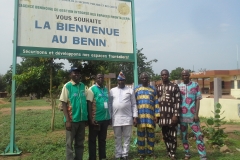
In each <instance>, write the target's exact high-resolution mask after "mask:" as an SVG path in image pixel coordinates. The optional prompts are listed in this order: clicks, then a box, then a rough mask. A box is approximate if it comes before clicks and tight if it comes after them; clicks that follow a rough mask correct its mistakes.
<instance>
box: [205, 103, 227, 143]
mask: <svg viewBox="0 0 240 160" xmlns="http://www.w3.org/2000/svg"><path fill="white" fill-rule="evenodd" d="M221 108H222V106H221V104H220V103H217V104H216V107H215V111H214V112H213V111H212V112H213V114H214V117H211V118H208V119H207V122H205V124H206V126H203V127H202V131H203V133H204V136H205V137H206V138H207V139H208V141H207V143H208V144H210V145H218V146H222V145H224V142H225V139H226V138H227V134H226V133H225V132H224V129H225V128H222V127H221V126H222V125H223V124H225V123H226V121H224V119H225V117H223V118H221V115H222V114H223V113H224V112H221Z"/></svg>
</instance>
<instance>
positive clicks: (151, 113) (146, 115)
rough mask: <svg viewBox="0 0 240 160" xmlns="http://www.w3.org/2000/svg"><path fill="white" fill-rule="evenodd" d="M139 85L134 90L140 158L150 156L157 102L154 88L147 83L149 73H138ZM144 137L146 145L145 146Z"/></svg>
mask: <svg viewBox="0 0 240 160" xmlns="http://www.w3.org/2000/svg"><path fill="white" fill-rule="evenodd" d="M140 79H141V83H142V84H141V85H138V86H137V87H136V88H135V90H134V92H135V98H136V101H137V108H138V121H137V135H138V154H139V156H140V160H142V159H144V158H145V155H146V154H147V155H148V156H152V157H153V158H155V156H154V154H153V149H154V143H155V126H156V123H157V122H158V120H159V117H160V113H159V104H158V97H157V92H156V89H155V88H154V87H153V86H151V85H149V75H148V74H147V73H146V72H143V73H142V74H141V75H140ZM145 138H147V147H146V148H145Z"/></svg>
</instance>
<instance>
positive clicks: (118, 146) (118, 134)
mask: <svg viewBox="0 0 240 160" xmlns="http://www.w3.org/2000/svg"><path fill="white" fill-rule="evenodd" d="M113 131H114V136H115V157H116V158H120V157H126V156H128V152H129V148H130V139H131V135H132V125H127V126H115V127H113Z"/></svg>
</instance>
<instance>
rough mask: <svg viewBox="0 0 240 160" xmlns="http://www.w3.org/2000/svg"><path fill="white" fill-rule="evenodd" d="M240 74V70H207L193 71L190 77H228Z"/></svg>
mask: <svg viewBox="0 0 240 160" xmlns="http://www.w3.org/2000/svg"><path fill="white" fill-rule="evenodd" d="M235 75H240V70H209V71H204V72H193V73H191V76H190V77H191V78H211V77H229V76H235Z"/></svg>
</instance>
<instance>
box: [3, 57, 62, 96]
mask: <svg viewBox="0 0 240 160" xmlns="http://www.w3.org/2000/svg"><path fill="white" fill-rule="evenodd" d="M49 62H50V59H47V58H23V61H22V62H21V63H20V64H17V67H16V68H17V69H16V76H15V78H16V83H17V91H16V95H17V96H24V95H29V94H36V97H37V98H40V97H43V96H45V95H47V94H49V81H50V76H49V75H50V67H51V65H52V67H53V68H54V70H53V77H54V78H53V86H59V85H60V83H61V81H62V77H58V76H57V74H58V71H59V70H61V69H62V65H63V63H52V64H51V63H49ZM5 76H6V79H7V81H8V82H9V85H8V89H9V92H10V89H11V81H12V71H11V70H9V71H7V74H6V75H5Z"/></svg>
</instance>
